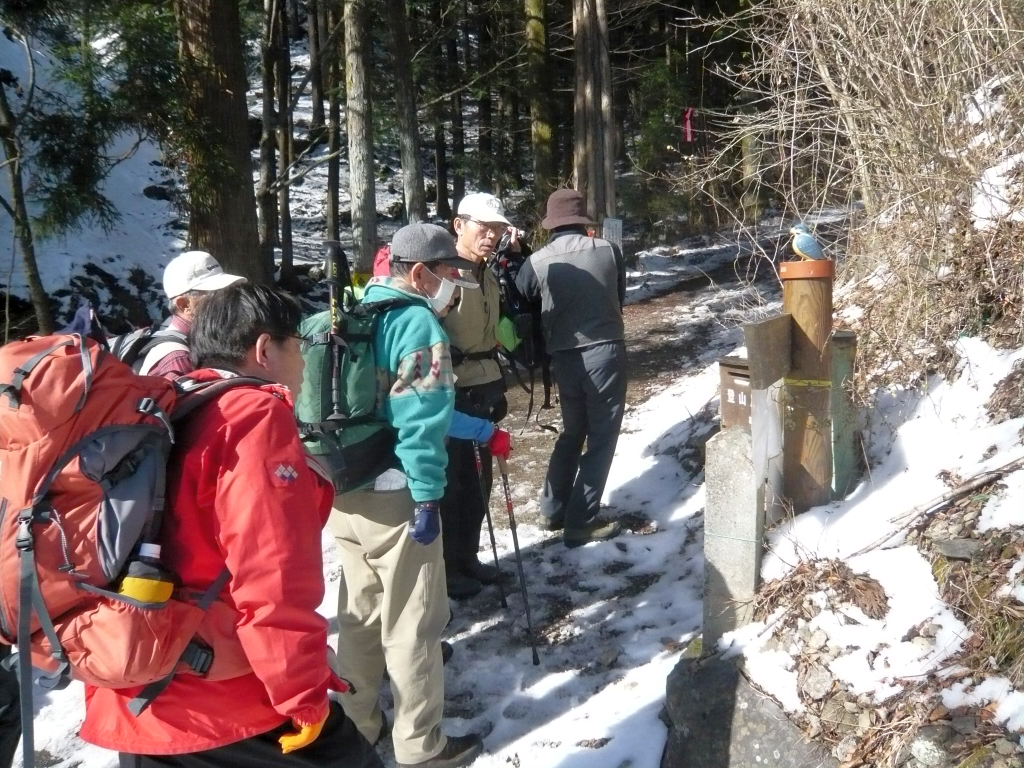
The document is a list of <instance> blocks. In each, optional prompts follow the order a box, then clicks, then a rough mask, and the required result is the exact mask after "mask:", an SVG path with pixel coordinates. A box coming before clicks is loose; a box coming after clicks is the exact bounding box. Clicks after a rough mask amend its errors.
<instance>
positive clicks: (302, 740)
mask: <svg viewBox="0 0 1024 768" xmlns="http://www.w3.org/2000/svg"><path fill="white" fill-rule="evenodd" d="M330 711H331V710H330V709H328V710H327V713H328V714H330ZM325 722H327V715H324V718H323V720H321V721H320V722H319V723H313V724H312V725H303V724H301V723H297V722H295V721H294V720H292V725H294V726H295V730H294V731H292V732H291V733H286V734H285V735H284V736H281V737H280V738H279V739H278V740H277V743H278V744H280V745H281V752H282V753H284V754H286V755H287V754H288V753H289V752H294V751H295V750H296V749H302V748H303V747H308V746H309V745H310V744H312V743H313V742H314V741H316V737H317V736H319V735H320V731H321V730H323V727H324V723H325Z"/></svg>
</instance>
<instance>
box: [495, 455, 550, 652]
mask: <svg viewBox="0 0 1024 768" xmlns="http://www.w3.org/2000/svg"><path fill="white" fill-rule="evenodd" d="M497 459H498V469H500V470H501V485H502V488H504V489H505V506H506V508H507V509H508V527H509V528H511V529H512V546H513V547H515V551H516V567H517V568H518V569H519V587H520V589H522V591H523V605H524V606H525V607H526V629H527V630H528V631H529V633H530V647H531V648H533V664H534V666H539V665H540V656H538V655H537V637H536V635H534V634H533V620H532V619H531V618H530V601H529V600H528V599H527V598H526V576H525V575H524V574H523V556H522V555H521V554H520V553H519V536H518V534H516V515H515V512H514V511H513V510H512V492H511V491H510V490H509V488H508V464H507V463H506V462H505V457H504V456H498V457H497Z"/></svg>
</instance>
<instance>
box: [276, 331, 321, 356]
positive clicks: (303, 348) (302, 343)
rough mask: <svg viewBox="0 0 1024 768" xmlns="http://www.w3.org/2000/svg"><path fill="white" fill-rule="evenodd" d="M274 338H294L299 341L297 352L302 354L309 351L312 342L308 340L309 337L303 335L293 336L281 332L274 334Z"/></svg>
mask: <svg viewBox="0 0 1024 768" xmlns="http://www.w3.org/2000/svg"><path fill="white" fill-rule="evenodd" d="M274 338H275V339H295V340H296V341H298V342H299V352H300V353H301V354H303V355H304V354H306V353H307V352H309V350H310V348H311V347H312V346H313V342H312V341H310V340H309V339H307V338H306V337H305V336H293V335H292V334H290V333H281V334H278V335H276V336H275V337H274Z"/></svg>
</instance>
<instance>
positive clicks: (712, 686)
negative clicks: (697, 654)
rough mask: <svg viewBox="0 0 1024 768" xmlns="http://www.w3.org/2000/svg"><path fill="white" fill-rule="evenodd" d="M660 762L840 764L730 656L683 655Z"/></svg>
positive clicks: (724, 767) (763, 767)
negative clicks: (760, 690)
mask: <svg viewBox="0 0 1024 768" xmlns="http://www.w3.org/2000/svg"><path fill="white" fill-rule="evenodd" d="M665 716H666V718H667V719H668V721H669V734H668V742H667V743H666V745H665V751H664V753H663V754H662V758H661V768H776V767H777V768H819V767H822V768H825V767H827V768H835V766H837V765H838V763H837V762H836V760H835V759H833V758H832V756H831V755H829V754H828V752H827V751H826V750H825V749H824V748H823V747H822V746H821V745H819V744H817V743H814V742H811V743H804V734H803V732H801V731H800V729H799V728H797V727H796V726H795V725H794V724H793V723H792V722H790V721H789V719H788V718H787V717H786V713H785V712H783V711H782V709H781V708H780V707H779V706H778V705H777V704H776V703H775V702H774V701H772V700H771V699H769V698H768V697H766V696H764V695H763V694H761V693H758V692H757V691H755V690H754V689H753V688H751V687H750V685H749V683H747V681H746V679H745V678H744V677H743V675H742V674H741V673H740V670H739V668H738V667H737V665H736V664H735V663H734V662H733V661H731V660H723V659H722V658H721V657H719V656H712V657H711V658H708V659H693V658H683V659H682V660H681V661H680V662H679V663H678V664H677V665H676V668H675V669H674V670H672V673H671V674H670V675H669V676H668V685H667V688H666V697H665Z"/></svg>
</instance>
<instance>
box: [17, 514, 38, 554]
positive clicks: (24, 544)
mask: <svg viewBox="0 0 1024 768" xmlns="http://www.w3.org/2000/svg"><path fill="white" fill-rule="evenodd" d="M14 545H15V546H16V547H17V548H18V551H19V552H31V551H32V549H33V544H32V508H31V507H28V508H27V509H23V510H21V512H19V513H18V535H17V536H16V537H15V539H14Z"/></svg>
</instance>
